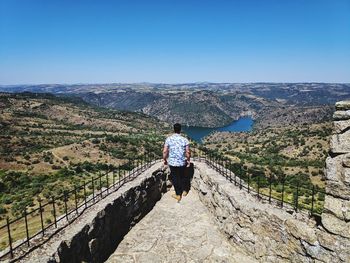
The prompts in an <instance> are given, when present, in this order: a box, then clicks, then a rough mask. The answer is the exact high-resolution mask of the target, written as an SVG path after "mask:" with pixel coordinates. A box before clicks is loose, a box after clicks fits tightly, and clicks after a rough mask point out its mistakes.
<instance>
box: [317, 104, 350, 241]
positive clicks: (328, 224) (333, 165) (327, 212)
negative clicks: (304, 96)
mask: <svg viewBox="0 0 350 263" xmlns="http://www.w3.org/2000/svg"><path fill="white" fill-rule="evenodd" d="M335 107H336V111H335V113H334V115H333V118H334V130H333V135H332V137H331V142H330V146H331V147H330V156H329V157H328V158H327V160H326V193H327V196H326V200H325V209H324V213H323V214H322V223H323V226H324V227H325V228H326V229H327V231H329V232H331V233H334V234H336V235H340V236H344V237H346V238H348V239H350V101H341V102H338V103H336V105H335Z"/></svg>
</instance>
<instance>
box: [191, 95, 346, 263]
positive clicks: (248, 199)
mask: <svg viewBox="0 0 350 263" xmlns="http://www.w3.org/2000/svg"><path fill="white" fill-rule="evenodd" d="M193 187H194V188H195V189H197V190H198V192H199V196H200V199H201V200H202V202H203V203H204V204H205V205H206V206H207V207H208V208H209V210H210V211H211V212H212V214H213V215H214V217H215V219H216V221H217V223H218V225H219V226H220V229H221V230H222V232H223V233H224V234H225V235H226V236H227V238H228V239H229V240H230V241H231V242H232V243H233V244H234V245H237V246H239V247H241V248H243V249H244V250H245V251H247V252H248V253H251V254H252V255H253V256H254V257H255V258H256V259H258V260H259V261H261V262H350V102H345V101H343V102H339V103H337V104H336V112H335V114H334V133H333V135H332V138H331V149H330V154H329V157H328V158H327V161H326V192H327V195H326V198H325V209H324V212H323V213H322V216H321V220H320V222H318V223H317V222H316V221H315V220H314V219H313V218H312V217H309V216H308V215H307V214H305V213H295V212H293V210H290V211H287V210H283V209H281V208H279V207H277V206H276V205H272V204H269V203H268V202H266V201H265V202H264V201H258V200H257V198H256V197H254V196H252V195H251V194H249V193H247V192H246V191H243V190H239V187H236V186H234V184H232V183H230V182H229V181H227V180H226V179H225V178H224V177H223V176H221V175H220V174H218V173H216V172H215V171H214V170H212V169H208V166H206V165H205V164H201V163H198V164H197V166H196V172H195V177H194V180H193Z"/></svg>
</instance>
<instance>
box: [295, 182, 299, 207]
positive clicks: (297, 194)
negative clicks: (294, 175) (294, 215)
mask: <svg viewBox="0 0 350 263" xmlns="http://www.w3.org/2000/svg"><path fill="white" fill-rule="evenodd" d="M298 204H299V182H298V183H297V192H296V198H295V212H297V211H298Z"/></svg>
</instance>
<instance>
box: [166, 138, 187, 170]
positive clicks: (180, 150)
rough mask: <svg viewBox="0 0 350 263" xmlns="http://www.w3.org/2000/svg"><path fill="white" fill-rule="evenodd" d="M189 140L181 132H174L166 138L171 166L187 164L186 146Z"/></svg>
mask: <svg viewBox="0 0 350 263" xmlns="http://www.w3.org/2000/svg"><path fill="white" fill-rule="evenodd" d="M188 145H189V141H188V140H187V139H186V138H185V137H182V136H181V135H180V134H177V133H175V134H173V135H171V136H169V137H168V138H167V139H166V140H165V146H166V147H168V149H169V157H168V164H169V165H170V166H184V165H185V164H186V156H185V153H186V146H188Z"/></svg>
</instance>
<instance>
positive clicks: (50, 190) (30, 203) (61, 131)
mask: <svg viewBox="0 0 350 263" xmlns="http://www.w3.org/2000/svg"><path fill="white" fill-rule="evenodd" d="M0 113H1V115H0V190H1V191H0V225H3V223H4V220H5V218H6V216H9V217H10V219H11V218H15V217H17V216H19V215H22V212H23V209H24V208H25V207H27V209H29V210H28V212H30V211H31V210H34V209H36V208H37V207H38V200H49V199H50V198H51V197H52V196H59V195H61V194H62V193H64V192H66V191H70V190H72V189H73V188H74V187H75V186H76V185H82V184H83V183H84V182H85V181H86V180H91V177H92V176H98V174H100V173H101V172H102V171H107V170H108V169H110V168H111V167H121V168H122V170H123V169H124V170H130V169H132V168H133V167H129V166H125V164H126V163H127V162H128V161H132V163H135V165H136V163H137V162H139V161H140V160H141V159H142V158H144V155H145V153H150V154H152V156H153V157H156V156H158V157H160V154H161V147H162V143H163V141H164V138H165V136H166V134H167V133H169V131H170V128H169V125H168V124H167V123H162V122H159V121H158V120H156V119H154V118H152V117H149V116H147V115H145V114H142V113H132V112H124V111H117V110H109V109H104V108H96V107H92V106H90V105H88V104H87V103H85V102H84V101H82V100H81V99H78V98H73V99H69V98H66V97H64V98H62V97H56V96H54V95H50V94H43V93H40V94H36V93H20V94H9V93H0ZM133 161H134V162H133ZM124 166H125V167H124ZM90 191H91V190H89V191H88V193H90ZM58 209H59V211H60V212H62V211H63V210H62V209H64V207H63V203H61V205H60V206H59V207H58ZM38 223H39V222H38ZM0 246H1V244H0Z"/></svg>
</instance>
